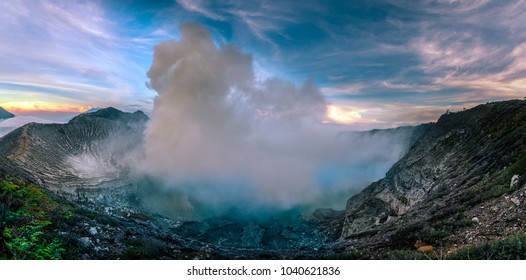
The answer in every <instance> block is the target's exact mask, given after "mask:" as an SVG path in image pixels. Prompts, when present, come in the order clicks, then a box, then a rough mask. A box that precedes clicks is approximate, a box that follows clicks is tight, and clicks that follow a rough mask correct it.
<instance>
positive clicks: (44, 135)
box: [0, 108, 148, 189]
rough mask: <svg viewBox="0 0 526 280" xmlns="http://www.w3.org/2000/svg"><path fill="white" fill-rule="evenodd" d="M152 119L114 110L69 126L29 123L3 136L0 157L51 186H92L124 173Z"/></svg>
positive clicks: (98, 113)
mask: <svg viewBox="0 0 526 280" xmlns="http://www.w3.org/2000/svg"><path fill="white" fill-rule="evenodd" d="M147 121H148V117H147V116H146V115H144V114H143V113H142V112H135V113H133V114H131V113H123V112H121V111H119V110H116V109H114V108H107V109H103V110H100V111H97V112H94V113H89V114H82V115H79V116H77V117H75V118H74V119H72V120H71V121H70V122H68V123H67V124H37V123H31V124H27V125H25V126H23V127H21V128H18V129H16V130H15V131H12V132H11V133H9V134H8V135H6V136H4V137H3V138H1V139H0V155H2V156H3V157H5V158H7V159H9V160H10V161H11V162H13V163H14V164H16V165H17V166H19V167H21V168H23V169H25V170H27V171H28V172H29V173H31V174H33V175H35V176H36V177H38V178H39V179H41V180H42V181H43V183H45V184H46V185H48V186H51V187H58V186H60V187H61V188H64V187H66V189H67V187H80V186H82V187H89V186H96V185H100V184H102V183H105V182H109V181H112V180H116V179H119V178H122V177H124V175H125V173H126V172H127V170H128V167H129V165H130V164H132V161H133V160H134V159H135V158H136V157H137V156H138V155H139V152H140V150H142V149H140V147H141V145H142V135H143V131H144V128H145V125H146V122H147Z"/></svg>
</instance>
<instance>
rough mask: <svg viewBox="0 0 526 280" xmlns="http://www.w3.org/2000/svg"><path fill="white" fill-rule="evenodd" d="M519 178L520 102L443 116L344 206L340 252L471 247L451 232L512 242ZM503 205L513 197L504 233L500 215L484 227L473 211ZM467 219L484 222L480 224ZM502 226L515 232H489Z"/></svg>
mask: <svg viewBox="0 0 526 280" xmlns="http://www.w3.org/2000/svg"><path fill="white" fill-rule="evenodd" d="M525 178H526V101H519V100H513V101H505V102H495V103H488V104H485V105H479V106H477V107H475V108H473V109H470V110H465V111H461V112H457V113H447V114H444V115H442V116H441V117H440V119H439V120H438V122H437V123H436V124H433V125H431V126H429V127H428V128H427V129H426V131H425V133H424V134H423V136H422V137H420V139H418V141H417V142H416V143H415V145H414V146H413V147H412V148H411V149H410V150H409V152H408V153H407V154H406V155H405V156H404V157H403V158H402V159H401V160H400V161H399V162H397V163H396V164H395V165H394V166H393V167H392V168H391V169H390V170H389V172H388V173H387V175H386V177H385V178H384V179H382V180H380V181H377V182H375V183H373V184H371V185H370V186H368V187H367V188H366V189H364V190H363V191H362V192H361V193H359V194H358V195H356V196H353V197H352V198H350V199H349V200H348V203H347V209H346V213H345V218H344V222H343V228H342V234H341V238H342V240H346V246H347V248H348V250H355V249H357V250H366V251H370V252H373V251H375V250H376V251H377V252H378V251H379V250H380V251H381V250H382V248H384V249H386V250H387V249H397V248H398V249H399V248H412V246H413V244H415V242H417V241H423V242H425V243H429V244H432V245H435V246H445V247H447V246H457V245H458V244H469V243H470V242H475V241H477V240H475V239H473V238H471V239H469V238H468V239H467V238H465V237H463V236H460V235H458V234H459V232H467V231H471V232H472V233H474V234H477V232H479V231H477V229H480V228H481V227H483V226H485V227H486V228H488V227H495V230H493V231H491V232H492V233H493V236H491V237H488V238H487V239H498V238H502V237H505V236H506V235H510V234H514V233H515V234H517V233H520V232H521V230H523V228H522V226H519V227H518V226H517V222H516V219H519V220H520V218H521V217H522V215H523V214H524V213H523V212H524V211H522V209H523V208H524V201H523V200H524V199H523V198H522V195H520V194H518V192H522V191H524V189H526V180H525ZM510 197H517V198H516V199H517V200H516V202H517V203H512V202H509V203H508V204H509V205H508V206H509V207H511V208H514V207H515V208H518V211H516V212H517V215H516V216H514V217H508V218H509V219H510V223H509V224H507V225H503V224H501V223H499V221H497V219H498V218H497V217H501V218H502V215H497V213H495V215H494V217H495V218H494V219H492V218H490V217H488V216H491V215H488V214H487V213H486V214H484V212H485V211H483V210H482V212H481V211H475V209H479V210H480V207H482V209H484V208H485V207H490V208H491V207H492V205H495V204H499V203H500V202H499V201H501V200H502V199H507V200H508V201H510ZM477 207H479V208H477ZM485 209H487V208H485ZM500 209H501V210H500V211H508V210H510V209H508V210H504V209H503V208H502V207H501V208H500ZM519 214H520V215H519ZM474 215H479V216H480V215H483V216H486V217H488V219H486V220H485V222H486V223H487V224H486V225H481V224H480V222H481V221H480V219H479V218H478V217H475V216H474ZM514 220H515V222H514ZM519 224H521V223H519ZM507 226H509V227H513V226H514V227H515V230H513V231H510V230H506V229H505V228H502V229H501V230H499V229H498V228H496V227H507ZM457 235H458V236H457ZM454 236H457V238H453V237H454ZM448 238H449V239H448ZM482 239H483V238H482ZM482 239H480V238H479V239H478V240H479V241H480V240H482ZM446 243H447V244H446ZM413 249H414V248H413ZM447 249H448V250H449V249H451V248H449V247H448V248H447ZM373 254H374V253H373Z"/></svg>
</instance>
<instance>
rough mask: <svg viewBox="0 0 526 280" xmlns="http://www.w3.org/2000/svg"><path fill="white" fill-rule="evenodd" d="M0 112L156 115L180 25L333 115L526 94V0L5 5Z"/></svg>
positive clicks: (463, 104) (364, 119)
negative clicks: (157, 54) (167, 57)
mask: <svg viewBox="0 0 526 280" xmlns="http://www.w3.org/2000/svg"><path fill="white" fill-rule="evenodd" d="M0 10H1V11H2V12H1V13H0V37H1V38H2V39H1V41H0V106H2V107H4V108H6V109H8V110H10V111H14V112H15V113H18V114H32V115H36V116H38V117H51V116H52V115H53V114H55V115H57V114H58V115H67V114H73V113H76V112H81V111H84V110H87V109H89V108H91V107H107V106H114V107H118V108H120V109H123V110H128V111H131V110H135V109H141V110H144V111H146V112H149V111H151V110H152V107H153V98H154V97H155V96H156V93H155V92H154V91H152V90H151V89H149V88H148V87H147V86H146V82H147V81H148V78H147V76H146V72H147V71H148V69H149V67H150V65H151V63H152V59H153V57H152V53H153V47H154V46H155V45H157V44H158V43H159V42H161V41H164V40H170V39H175V40H178V39H180V34H179V29H178V26H179V25H180V24H182V23H185V22H197V23H200V24H202V25H203V26H205V27H207V28H208V29H209V30H210V32H211V33H212V36H213V38H214V41H215V43H216V45H218V46H222V45H225V44H233V45H235V46H236V47H237V48H239V49H240V50H241V51H243V52H244V53H248V54H250V55H252V57H253V63H254V69H255V72H256V75H257V76H258V77H260V78H261V79H264V78H267V77H271V76H278V77H280V78H282V79H287V80H290V81H292V82H293V83H296V84H298V85H300V84H302V83H303V82H304V81H306V80H310V81H313V82H314V84H316V85H317V86H318V87H319V88H320V90H321V91H322V93H323V94H324V95H325V98H326V101H327V102H328V103H329V104H331V105H330V107H329V109H328V110H327V114H329V117H330V118H329V119H331V120H333V121H334V122H339V123H351V124H355V125H357V126H362V127H363V126H365V127H388V126H397V125H401V124H414V123H420V122H428V121H434V120H436V119H437V118H438V117H439V116H440V114H442V113H444V112H445V111H446V110H448V109H449V110H453V111H454V110H462V109H463V108H469V107H472V106H474V105H476V104H480V103H485V102H488V101H494V100H506V99H513V98H519V99H522V98H523V97H525V96H526V28H524V27H525V26H526V1H521V0H516V1H489V0H472V1H468V0H466V1H462V0H434V1H432V0H424V1H402V0H383V1H380V0H378V1H374V0H370V1H365V0H364V1H311V0H302V1H233V0H232V1H206V0H177V1H174V0H172V1H168V0H166V1H138V0H136V1H76V0H57V1H38V0H27V1H25V0H20V1H16V0H10V1H1V2H0Z"/></svg>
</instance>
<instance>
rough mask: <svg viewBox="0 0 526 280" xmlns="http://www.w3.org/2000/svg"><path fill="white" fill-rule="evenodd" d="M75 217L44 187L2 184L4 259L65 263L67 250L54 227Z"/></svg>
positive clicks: (0, 250)
mask: <svg viewBox="0 0 526 280" xmlns="http://www.w3.org/2000/svg"><path fill="white" fill-rule="evenodd" d="M73 216H74V214H73V212H72V211H71V209H70V206H68V205H61V204H59V203H58V202H57V201H56V200H55V199H53V198H52V197H51V196H50V194H49V193H48V192H47V191H46V190H44V189H42V188H40V187H37V186H35V185H31V184H26V183H24V182H21V181H15V180H0V259H15V260H19V259H33V260H43V259H51V260H57V259H61V257H62V254H63V253H64V251H65V250H64V248H63V246H62V242H61V240H60V239H59V238H57V234H56V229H55V228H54V227H53V225H54V224H56V223H60V222H61V221H64V220H68V219H71V218H72V217H73Z"/></svg>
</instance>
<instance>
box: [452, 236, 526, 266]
mask: <svg viewBox="0 0 526 280" xmlns="http://www.w3.org/2000/svg"><path fill="white" fill-rule="evenodd" d="M448 259H453V260H526V235H519V236H513V237H508V238H505V239H501V240H494V241H490V242H487V243H483V244H479V245H475V246H472V247H468V248H464V249H462V250H460V251H458V252H457V253H455V254H454V255H451V256H449V257H448Z"/></svg>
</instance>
